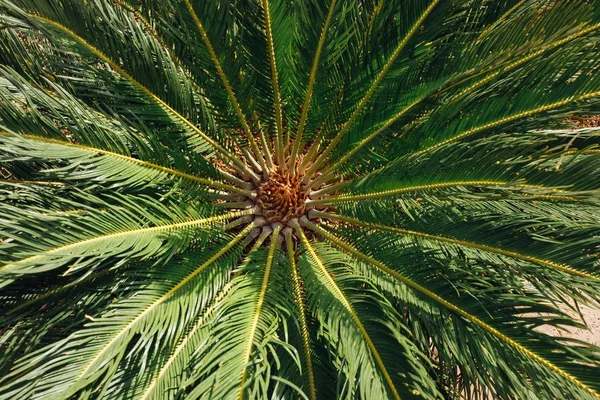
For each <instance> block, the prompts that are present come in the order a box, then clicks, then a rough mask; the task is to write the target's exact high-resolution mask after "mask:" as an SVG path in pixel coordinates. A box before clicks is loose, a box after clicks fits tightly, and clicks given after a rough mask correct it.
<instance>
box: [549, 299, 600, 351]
mask: <svg viewBox="0 0 600 400" xmlns="http://www.w3.org/2000/svg"><path fill="white" fill-rule="evenodd" d="M581 313H582V314H583V317H584V319H585V322H587V324H588V326H589V328H590V330H585V329H571V330H570V331H566V330H563V329H556V328H554V327H548V326H546V327H541V328H540V330H541V331H542V332H545V333H547V334H549V335H554V336H561V337H572V338H577V339H579V340H583V341H585V342H588V343H592V344H595V345H597V346H600V310H595V309H592V308H589V307H584V306H582V307H581Z"/></svg>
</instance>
